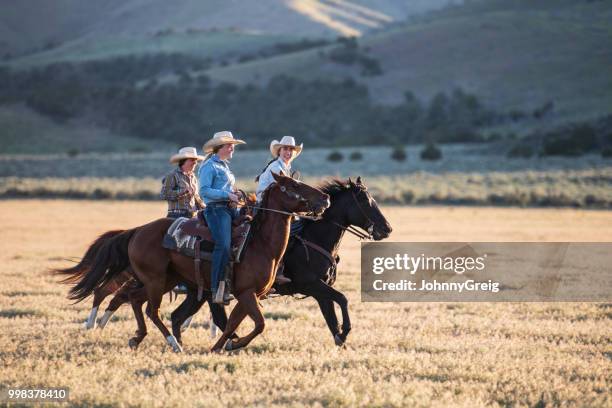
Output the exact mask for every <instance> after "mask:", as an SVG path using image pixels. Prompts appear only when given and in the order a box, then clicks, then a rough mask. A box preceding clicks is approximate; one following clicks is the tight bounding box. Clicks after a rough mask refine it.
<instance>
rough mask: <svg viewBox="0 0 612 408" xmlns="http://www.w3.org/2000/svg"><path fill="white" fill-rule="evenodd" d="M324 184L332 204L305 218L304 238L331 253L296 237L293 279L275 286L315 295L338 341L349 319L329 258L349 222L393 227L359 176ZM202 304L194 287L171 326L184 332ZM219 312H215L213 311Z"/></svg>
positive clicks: (371, 228) (379, 235)
mask: <svg viewBox="0 0 612 408" xmlns="http://www.w3.org/2000/svg"><path fill="white" fill-rule="evenodd" d="M320 188H321V190H322V191H323V192H325V193H327V194H328V195H329V196H330V200H331V205H330V207H329V208H328V209H327V210H325V212H324V213H323V217H322V219H321V220H319V221H309V220H304V221H303V222H304V228H303V230H302V233H301V237H302V238H303V239H305V240H307V241H309V242H311V243H314V244H316V245H317V246H319V247H321V248H322V249H323V250H324V251H326V252H327V253H328V254H329V256H326V255H325V254H323V253H322V252H319V251H317V250H315V249H313V248H308V249H307V248H306V246H305V245H303V244H301V242H300V241H299V240H297V241H295V242H293V244H292V245H291V246H290V247H289V248H288V249H287V252H286V254H285V258H284V263H285V269H284V273H285V275H286V276H288V277H290V278H291V280H292V282H291V283H289V284H285V285H276V286H275V289H276V291H277V293H279V294H281V295H293V294H303V295H307V296H312V297H313V298H315V300H316V301H317V303H318V304H319V308H320V309H321V312H322V313H323V317H324V318H325V321H326V323H327V326H328V327H329V330H330V331H331V333H332V336H333V337H334V341H335V343H336V344H337V345H339V346H340V345H342V344H344V342H345V341H346V337H347V335H348V333H349V331H350V330H351V322H350V317H349V313H348V301H347V299H346V296H344V295H343V294H342V293H341V292H339V291H337V290H336V289H334V288H333V287H332V286H331V285H333V283H334V282H333V281H334V280H335V268H331V266H332V261H331V259H334V261H335V260H336V256H337V252H338V249H339V247H340V241H341V240H342V237H343V236H344V233H345V231H347V230H349V231H351V230H350V228H351V226H356V227H360V228H362V229H363V230H365V231H368V234H367V235H369V236H371V238H373V239H374V240H377V241H378V240H381V239H385V238H387V237H388V236H389V234H390V233H391V231H392V229H391V226H390V225H389V223H388V222H387V220H386V219H385V217H384V216H383V214H382V213H381V211H380V209H379V208H378V205H377V203H376V201H375V200H374V199H373V198H372V196H371V195H370V193H369V192H368V191H367V187H366V186H365V184H364V183H362V181H361V178H360V177H358V178H357V180H356V182H352V181H351V180H350V179H349V180H348V181H340V180H334V181H331V182H329V183H326V184H325V185H323V186H321V187H320ZM351 232H352V231H351ZM365 236H366V235H365V234H364V235H362V237H365ZM330 258H331V259H330ZM330 275H333V276H330ZM334 303H336V304H338V306H340V310H341V311H342V328H340V327H339V326H338V318H337V317H336V311H335V310H334ZM201 306H202V302H198V301H197V297H196V296H195V292H194V291H191V290H190V291H189V292H188V294H187V297H186V298H185V300H184V301H183V303H182V304H181V305H180V306H179V307H178V308H177V309H176V310H175V311H174V312H173V313H172V328H173V331H174V332H175V333H177V331H178V332H180V327H181V325H182V323H183V321H185V319H187V318H188V317H189V316H191V315H193V314H194V313H196V312H197V311H198V310H199V308H200V307H201ZM217 313H218V312H217V311H214V312H213V314H215V315H216V314H217ZM214 317H215V321H222V316H221V317H219V316H214ZM221 328H222V329H224V327H222V326H221Z"/></svg>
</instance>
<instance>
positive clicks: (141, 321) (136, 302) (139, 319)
mask: <svg viewBox="0 0 612 408" xmlns="http://www.w3.org/2000/svg"><path fill="white" fill-rule="evenodd" d="M139 294H140V295H141V296H140V297H138V296H131V297H130V303H131V304H132V310H133V311H134V317H135V318H136V323H137V324H138V329H137V330H136V335H135V336H134V337H132V338H131V339H130V340H129V341H128V345H129V346H130V348H131V349H133V350H136V349H137V348H138V346H139V345H140V343H141V342H142V340H143V339H144V338H145V336H146V335H147V323H146V322H145V318H144V315H143V314H142V305H143V304H144V302H145V301H146V298H145V296H144V291H140V293H139Z"/></svg>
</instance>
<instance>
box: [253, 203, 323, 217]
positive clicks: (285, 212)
mask: <svg viewBox="0 0 612 408" xmlns="http://www.w3.org/2000/svg"><path fill="white" fill-rule="evenodd" d="M244 206H245V207H247V208H253V209H256V210H262V211H270V212H275V213H279V214H285V215H291V216H292V217H300V218H304V219H307V220H312V221H319V220H320V219H321V217H320V216H316V215H302V214H298V213H295V212H289V211H282V210H275V209H273V208H267V207H259V206H256V205H248V204H244Z"/></svg>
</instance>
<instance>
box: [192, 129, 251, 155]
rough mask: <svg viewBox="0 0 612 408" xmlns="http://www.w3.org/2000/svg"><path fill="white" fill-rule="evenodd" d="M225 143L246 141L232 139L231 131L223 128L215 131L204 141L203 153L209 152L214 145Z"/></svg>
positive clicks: (243, 142)
mask: <svg viewBox="0 0 612 408" xmlns="http://www.w3.org/2000/svg"><path fill="white" fill-rule="evenodd" d="M225 144H246V142H245V141H244V140H240V139H234V135H232V132H228V131H227V130H224V131H222V132H217V133H215V134H214V136H213V137H212V139H210V140H209V141H208V142H206V143H204V146H203V147H202V150H204V153H211V152H212V151H213V149H214V148H215V147H217V146H221V145H225Z"/></svg>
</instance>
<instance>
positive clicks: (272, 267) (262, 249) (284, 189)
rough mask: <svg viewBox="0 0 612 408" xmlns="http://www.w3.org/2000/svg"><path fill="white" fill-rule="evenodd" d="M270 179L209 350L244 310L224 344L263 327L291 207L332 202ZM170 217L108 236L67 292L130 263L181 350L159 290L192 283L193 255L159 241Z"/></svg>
mask: <svg viewBox="0 0 612 408" xmlns="http://www.w3.org/2000/svg"><path fill="white" fill-rule="evenodd" d="M274 179H275V182H274V183H272V184H271V185H270V186H269V187H268V189H267V190H266V191H265V193H264V198H263V200H262V204H261V207H262V208H263V209H261V210H260V211H259V212H258V213H257V215H256V217H255V218H254V220H253V226H252V236H251V239H250V241H249V243H248V244H247V245H248V246H247V248H246V252H245V255H244V259H243V260H242V261H241V262H240V263H239V264H236V265H235V266H234V284H233V288H232V289H233V290H232V293H233V294H234V295H235V297H236V299H237V301H238V303H237V305H236V306H235V307H234V309H233V310H232V313H231V314H230V317H229V320H228V323H227V326H226V329H225V331H224V332H223V335H222V336H221V338H220V339H219V340H218V341H217V342H216V343H215V345H214V346H213V347H212V349H211V351H220V350H221V349H222V347H223V346H224V345H225V342H226V341H227V340H228V339H229V338H230V336H231V335H232V334H233V333H234V332H235V331H236V328H237V327H238V325H239V324H240V323H241V322H242V321H243V320H244V318H245V317H246V316H249V317H250V318H251V319H252V320H253V321H254V322H255V327H254V329H253V330H252V331H251V332H250V333H249V334H248V335H246V336H245V337H242V338H239V339H237V340H236V341H234V342H232V343H231V344H228V346H227V348H228V349H237V348H242V347H245V346H246V345H248V344H249V343H250V341H251V340H252V339H253V338H255V337H256V336H257V335H259V334H260V333H261V332H262V331H263V330H264V327H265V322H264V317H263V314H262V312H261V309H260V306H259V302H258V300H259V298H260V297H261V296H263V295H264V294H266V293H267V292H268V291H269V290H270V288H271V287H272V284H273V282H274V277H275V273H276V268H277V266H278V262H279V261H280V259H281V258H282V256H283V254H284V252H285V249H286V246H287V241H288V239H289V225H290V221H291V217H292V215H291V213H314V214H315V215H317V214H321V213H322V212H323V211H324V210H325V209H326V208H327V207H328V206H329V204H330V203H329V196H328V195H327V194H325V193H323V192H322V191H320V190H318V189H316V188H313V187H310V186H308V185H307V184H304V183H301V182H299V181H297V180H293V179H292V178H290V177H285V176H278V175H274ZM172 222H173V220H171V219H168V218H162V219H159V220H156V221H153V222H151V223H149V224H146V225H143V226H140V227H137V228H134V229H131V230H126V231H123V232H121V233H120V234H118V235H115V236H114V237H112V238H110V239H108V240H107V241H106V242H105V243H104V244H103V245H102V247H101V248H100V249H99V251H98V253H97V255H96V257H95V259H94V262H93V264H92V265H91V267H90V268H89V270H88V271H87V272H86V273H85V274H84V275H83V276H82V277H81V278H80V279H79V280H78V283H77V284H76V286H74V287H73V288H72V289H71V291H70V295H69V298H70V299H74V300H77V301H81V300H83V299H85V298H86V297H88V296H89V295H91V294H92V293H93V292H94V291H95V290H96V289H98V288H101V287H103V286H105V285H106V284H108V282H110V281H112V280H113V279H114V278H115V277H116V276H117V275H118V274H119V273H121V272H122V271H123V270H125V269H126V268H127V267H128V266H129V265H131V268H132V270H133V273H134V276H135V277H136V278H137V279H138V280H139V281H140V282H141V283H142V284H143V286H144V291H145V293H146V301H147V302H148V306H147V315H148V316H149V318H150V319H151V320H152V321H153V323H154V324H155V325H156V326H157V327H158V329H159V330H160V331H161V332H162V334H163V335H164V337H165V338H166V340H167V342H168V344H169V345H170V346H171V347H172V349H173V350H174V351H176V352H180V351H182V348H181V346H180V345H179V344H178V342H177V340H176V338H175V337H174V336H173V335H172V334H170V332H169V331H168V329H167V328H166V326H165V325H164V323H163V322H162V320H161V318H160V315H159V307H160V304H161V299H162V296H163V294H164V293H165V292H167V291H169V290H170V289H171V288H172V287H173V286H174V285H175V284H176V282H177V281H178V280H184V281H186V282H188V283H190V284H191V285H194V284H195V282H196V280H195V274H194V267H193V259H191V258H189V257H186V256H184V255H181V254H179V253H178V252H175V251H171V250H168V249H165V248H163V247H162V239H163V237H164V235H165V233H166V231H167V230H168V228H169V227H170V225H171V224H172ZM202 268H203V270H204V272H205V273H204V277H205V285H206V287H210V263H208V262H204V263H203V264H202ZM59 273H62V272H61V271H60V272H59ZM141 305H142V303H141ZM136 309H138V310H136ZM134 312H135V314H136V319H137V321H138V326H139V331H141V332H144V333H146V326H145V324H144V318H143V317H142V309H141V308H134ZM139 314H140V316H139ZM142 326H145V327H142ZM141 340H142V339H141Z"/></svg>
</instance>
